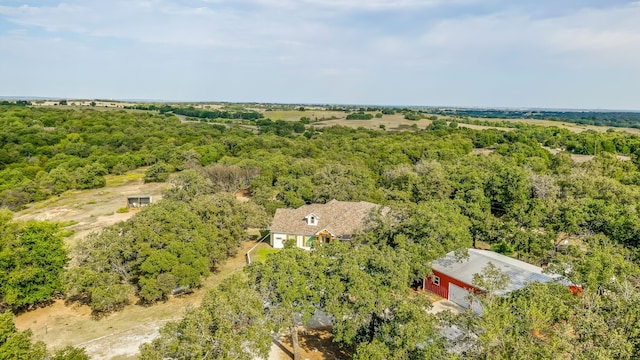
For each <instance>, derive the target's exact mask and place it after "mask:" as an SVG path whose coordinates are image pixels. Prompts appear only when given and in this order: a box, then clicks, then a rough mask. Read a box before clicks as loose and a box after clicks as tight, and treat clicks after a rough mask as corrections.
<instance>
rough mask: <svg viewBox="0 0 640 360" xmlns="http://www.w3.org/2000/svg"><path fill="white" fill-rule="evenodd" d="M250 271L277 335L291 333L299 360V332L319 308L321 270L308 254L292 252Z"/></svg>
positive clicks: (278, 255)
mask: <svg viewBox="0 0 640 360" xmlns="http://www.w3.org/2000/svg"><path fill="white" fill-rule="evenodd" d="M247 270H248V273H249V276H250V283H251V284H252V285H253V286H255V288H256V289H257V291H258V293H259V294H260V296H261V297H262V299H263V301H264V303H265V304H266V306H267V313H268V316H269V318H270V319H271V321H273V324H274V329H275V331H280V330H282V329H288V332H289V334H290V335H291V341H292V343H293V352H294V358H295V359H296V360H298V359H300V348H299V343H298V328H299V327H300V326H302V325H305V324H307V322H308V321H309V319H311V316H313V314H314V313H315V311H316V309H317V308H318V305H319V304H320V292H319V291H318V290H317V286H318V285H319V284H321V283H322V279H321V271H322V270H321V268H319V267H318V266H315V264H313V263H312V261H311V254H310V253H309V252H308V251H305V250H302V249H298V248H292V249H284V250H282V251H279V252H277V253H275V254H272V255H271V256H269V257H267V259H266V261H265V262H263V263H257V262H254V263H252V264H251V265H250V266H249V267H248V268H247Z"/></svg>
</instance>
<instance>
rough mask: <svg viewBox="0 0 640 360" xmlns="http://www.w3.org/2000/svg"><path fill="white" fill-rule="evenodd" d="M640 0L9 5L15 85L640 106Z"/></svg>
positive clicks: (184, 0) (278, 98)
mask: <svg viewBox="0 0 640 360" xmlns="http://www.w3.org/2000/svg"><path fill="white" fill-rule="evenodd" d="M639 19H640V1H621V0H537V1H515V0H509V1H507V0H395V1H392V0H173V1H168V0H146V1H139V0H126V1H125V0H112V1H86V0H66V1H57V0H46V1H17V0H2V1H0V49H2V51H0V66H1V68H2V76H0V95H2V96H47V97H68V98H115V99H163V100H180V101H258V102H280V103H332V104H336V103H337V104H345V103H348V104H380V105H427V106H428V105H432V106H487V107H546V108H588V109H631V110H640V20H639Z"/></svg>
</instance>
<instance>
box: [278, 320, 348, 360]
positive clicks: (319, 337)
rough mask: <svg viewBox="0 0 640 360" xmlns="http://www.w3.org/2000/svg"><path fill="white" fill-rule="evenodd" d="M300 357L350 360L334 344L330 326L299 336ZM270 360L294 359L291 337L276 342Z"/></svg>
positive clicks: (344, 352)
mask: <svg viewBox="0 0 640 360" xmlns="http://www.w3.org/2000/svg"><path fill="white" fill-rule="evenodd" d="M298 338H299V342H300V355H301V357H302V358H303V359H308V360H334V359H349V358H350V357H351V356H350V355H349V353H348V352H347V351H345V350H344V349H342V348H340V347H339V346H338V345H337V344H335V343H334V342H333V334H332V333H331V327H330V326H324V327H318V328H314V329H307V330H305V331H301V332H300V333H299V334H298ZM273 343H274V345H273V347H272V349H271V353H270V355H269V360H289V359H293V345H292V343H291V337H289V336H282V337H280V338H279V339H277V340H274V342H273Z"/></svg>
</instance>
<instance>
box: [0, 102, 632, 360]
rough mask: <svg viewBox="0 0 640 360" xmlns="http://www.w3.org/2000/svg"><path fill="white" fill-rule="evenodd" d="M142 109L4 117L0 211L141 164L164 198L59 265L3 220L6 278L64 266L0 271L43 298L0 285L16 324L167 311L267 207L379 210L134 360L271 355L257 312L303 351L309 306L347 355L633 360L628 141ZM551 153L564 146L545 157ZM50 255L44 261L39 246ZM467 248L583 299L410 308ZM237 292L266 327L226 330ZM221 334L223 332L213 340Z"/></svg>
mask: <svg viewBox="0 0 640 360" xmlns="http://www.w3.org/2000/svg"><path fill="white" fill-rule="evenodd" d="M150 110H154V111H148V110H126V111H125V110H113V111H106V110H96V109H84V110H77V109H60V108H59V109H55V108H49V109H45V108H31V107H26V106H9V105H5V106H0V125H1V126H0V140H1V141H0V145H1V147H0V180H1V181H0V201H1V206H3V207H7V208H10V209H19V208H20V207H21V206H24V205H25V204H28V203H29V202H32V201H36V200H39V199H44V198H47V197H49V196H54V195H57V194H61V193H63V192H65V191H68V190H70V189H87V188H94V187H101V186H104V175H106V174H109V173H113V174H117V173H124V172H127V171H128V170H131V169H134V168H139V167H146V177H145V179H146V181H165V180H168V181H170V182H171V184H172V186H171V187H170V189H169V190H168V191H167V192H166V194H165V199H164V200H163V201H161V202H159V203H157V204H154V205H151V206H149V207H147V208H145V209H143V210H142V211H141V212H140V213H138V214H137V215H136V216H134V217H133V218H131V219H130V220H129V221H127V222H126V223H120V224H116V225H114V226H113V227H111V228H107V229H105V230H104V231H102V232H101V233H96V234H94V235H91V236H89V237H88V238H87V239H86V240H85V241H83V242H82V243H81V244H80V246H79V247H78V248H77V249H74V253H73V256H74V257H75V258H76V259H77V262H76V264H75V266H73V267H71V268H69V269H66V270H65V264H66V261H67V257H66V256H67V255H66V252H64V251H62V250H60V249H58V248H57V247H56V245H55V244H57V243H60V237H59V235H58V232H57V231H58V230H59V229H58V228H56V227H55V226H53V225H48V224H39V223H26V224H23V223H13V222H12V221H11V219H10V214H9V213H8V212H5V213H3V214H9V215H2V216H3V217H2V219H3V220H1V221H2V223H3V224H9V225H7V226H5V227H4V228H5V229H6V230H5V229H3V230H2V232H1V233H0V235H2V244H0V245H1V246H0V265H3V264H5V265H6V266H7V267H14V268H15V267H16V266H18V265H13V264H17V263H18V262H17V261H18V259H15V256H17V254H20V253H24V252H25V251H30V250H29V249H33V248H34V247H35V248H38V249H46V251H45V252H46V253H47V256H49V255H51V256H54V255H55V256H54V259H55V260H56V261H53V262H50V261H48V260H47V262H46V264H45V263H43V261H42V260H39V259H37V258H36V257H35V254H34V256H33V257H26V258H24V259H19V260H20V261H23V262H25V264H23V265H20V266H24V268H25V269H31V270H29V271H28V272H25V273H21V272H16V271H14V272H10V271H9V272H6V273H5V275H4V276H5V277H7V276H8V277H10V278H15V279H17V280H15V281H7V282H5V281H3V284H7V286H8V285H11V286H14V285H15V286H17V287H18V290H20V289H19V288H20V284H24V282H20V281H18V280H20V279H22V277H21V276H24V275H25V274H35V275H37V274H40V273H43V272H46V273H47V276H50V277H51V279H49V278H46V277H43V276H35V277H36V278H37V281H35V280H34V281H31V280H28V279H27V280H28V282H29V283H34V284H40V285H41V286H39V287H29V288H28V289H26V288H27V286H25V289H24V290H29V291H18V290H15V289H9V288H7V286H5V287H3V288H2V289H0V291H2V292H3V293H2V296H3V298H2V306H3V307H12V308H14V309H18V310H19V308H20V307H24V306H29V305H31V304H35V303H38V302H42V301H46V300H47V299H49V298H51V297H52V296H55V295H56V294H60V293H64V294H65V296H67V298H68V299H70V300H76V301H81V302H85V303H87V304H89V305H90V306H91V307H92V308H93V309H94V311H96V312H109V311H115V310H117V309H118V308H119V307H121V306H122V305H123V304H126V303H127V302H128V301H130V298H131V297H132V296H134V295H135V296H137V297H138V298H139V299H140V300H142V301H143V302H145V303H152V302H154V301H159V300H163V299H166V298H167V296H169V295H170V294H171V291H172V290H173V289H175V288H177V287H182V288H189V287H196V286H199V284H200V282H201V280H202V278H203V277H204V276H206V275H207V274H208V273H209V272H210V271H215V270H216V267H217V265H218V264H219V263H220V262H222V261H224V259H225V258H226V257H227V256H228V255H229V254H233V253H234V251H235V250H236V249H237V248H238V245H239V244H240V242H241V241H242V240H243V238H244V237H245V235H244V230H245V229H246V228H248V227H261V228H264V227H266V225H267V224H268V222H269V220H268V219H269V216H268V214H273V212H274V211H275V210H276V209H277V208H280V207H299V206H301V205H304V204H308V203H326V202H329V201H331V200H332V199H337V200H342V201H361V200H365V201H370V202H374V203H378V204H383V205H385V206H388V207H389V209H390V210H389V212H388V213H387V214H386V215H385V216H382V215H381V214H372V216H371V219H370V222H369V226H368V228H367V230H366V231H364V232H363V233H361V234H358V235H357V236H356V237H355V239H354V241H353V242H351V243H336V244H332V245H328V246H322V247H320V248H318V249H316V250H315V251H312V252H304V251H301V250H297V249H286V250H283V251H281V252H278V253H276V254H273V255H271V256H270V257H268V258H267V260H266V261H265V262H264V263H257V264H254V265H252V266H251V267H250V268H249V269H248V270H247V279H248V280H247V281H244V280H242V281H240V280H236V285H237V286H236V287H233V286H231V285H230V284H227V283H225V284H224V285H223V286H222V287H221V288H220V289H219V290H217V292H214V293H212V294H211V295H210V297H209V298H208V299H207V301H205V304H204V306H203V307H202V308H200V309H198V310H194V311H193V312H190V313H189V314H187V317H186V318H185V320H184V321H183V322H178V323H173V324H171V325H170V326H168V327H167V328H165V330H163V332H162V336H161V338H160V339H159V340H157V341H155V342H154V343H152V344H151V345H148V346H146V347H145V348H144V351H143V358H146V359H147V358H148V359H154V358H163V357H180V356H182V355H181V354H183V352H181V349H188V346H189V344H193V342H196V341H198V340H199V339H198V337H197V333H198V329H205V328H206V329H208V330H207V331H210V333H209V335H208V336H210V338H208V339H210V340H211V341H209V344H215V345H216V346H230V347H231V346H232V345H233V344H236V345H237V341H238V339H240V338H243V339H245V341H246V346H240V347H237V346H236V347H234V348H233V349H234V350H233V351H235V352H236V353H237V354H238V357H250V356H251V354H264V351H265V344H264V342H263V341H261V340H260V337H261V336H262V335H261V334H262V332H260V331H259V327H256V326H254V325H255V324H253V323H251V322H246V321H245V320H244V319H246V318H247V317H248V316H252V317H254V316H255V319H256V321H257V322H258V323H260V324H263V325H264V326H266V327H269V328H270V329H274V330H278V331H283V330H286V331H288V332H290V333H291V334H292V336H295V335H296V334H297V327H298V326H299V325H303V324H304V323H305V321H306V320H308V318H309V317H310V315H311V314H313V312H314V311H315V310H317V309H321V310H324V311H325V312H326V313H327V314H329V315H330V316H331V317H332V318H333V319H334V327H333V333H334V339H335V341H336V342H338V343H339V344H341V346H343V347H344V349H345V351H346V353H348V354H350V355H351V356H352V357H353V358H357V359H376V358H379V359H383V358H397V359H407V358H425V359H426V358H447V357H449V356H451V354H450V353H449V352H448V351H447V349H449V348H450V347H451V344H448V343H447V341H448V340H447V339H445V338H444V337H442V336H441V334H440V332H439V328H440V327H441V326H442V324H443V323H444V322H450V323H451V324H455V325H456V326H457V328H458V329H459V330H460V331H462V332H463V333H464V334H466V337H465V339H466V341H467V343H466V345H465V347H464V348H465V349H466V350H465V352H464V354H463V355H464V356H465V357H470V358H509V356H516V357H518V358H530V357H533V358H536V357H538V358H546V357H548V356H551V355H550V354H560V355H559V356H560V357H568V356H570V355H571V354H578V353H579V354H581V356H583V357H584V358H594V359H597V358H600V359H605V358H627V359H630V358H634V357H638V356H640V332H638V331H637V329H640V311H638V309H640V307H639V306H637V305H638V304H639V296H638V286H639V285H640V271H639V269H638V264H639V261H640V251H639V250H638V249H639V248H640V243H639V239H640V172H639V171H638V165H639V164H640V156H639V155H640V138H638V137H637V136H635V135H632V134H627V133H622V132H606V133H599V132H595V131H586V132H582V133H573V132H570V131H568V130H565V129H560V128H556V127H536V126H532V125H522V126H518V127H515V128H513V129H512V130H511V131H502V130H499V129H486V130H474V129H468V128H462V127H456V126H451V124H448V123H447V122H446V121H443V120H435V121H433V122H432V123H431V124H430V125H429V126H421V127H418V126H416V128H412V131H404V132H387V131H383V130H366V129H351V128H347V127H341V126H334V127H329V128H315V127H314V126H313V123H311V124H309V123H308V122H302V121H300V122H297V121H291V122H287V121H282V120H276V121H273V120H271V119H258V120H257V121H256V125H257V126H256V130H257V132H254V131H250V130H248V129H243V128H240V127H237V126H229V127H225V126H221V125H215V124H207V123H181V122H180V121H179V120H178V119H177V118H176V117H175V116H174V115H172V114H169V112H168V111H167V112H164V114H158V112H157V111H155V110H156V109H150ZM174 110H175V109H172V110H171V112H173V113H176V112H175V111H174ZM381 111H382V110H381ZM416 124H419V121H416ZM545 147H546V148H553V149H560V150H564V151H560V152H559V153H557V154H555V155H553V154H552V153H551V152H549V151H548V150H547V149H545ZM474 149H481V150H482V151H474ZM592 149H595V150H597V155H596V156H595V157H593V159H591V160H589V161H585V162H580V163H578V162H574V161H573V160H572V157H571V153H578V154H591V153H595V152H596V151H592ZM618 154H626V155H629V156H630V159H631V160H630V161H624V160H621V159H620V158H618V157H617V156H616V155H618ZM238 189H248V191H249V192H250V194H251V201H250V202H249V203H240V202H238V201H236V199H235V198H234V197H233V195H232V194H231V193H233V192H235V191H236V190H238ZM16 234H18V235H16ZM43 239H44V240H43ZM45 240H46V242H47V245H46V246H47V247H45V246H44V244H40V245H39V242H38V241H45ZM565 240H566V242H565ZM565 244H568V245H565ZM472 246H475V247H483V248H491V249H493V250H494V251H498V252H501V253H503V254H507V255H511V256H514V257H517V258H520V259H523V260H526V261H528V262H530V263H534V264H537V265H543V264H544V265H548V266H549V268H550V269H554V271H556V272H557V273H561V274H563V275H565V276H566V277H567V279H570V281H571V282H574V283H576V284H580V285H582V286H583V287H584V295H583V297H581V298H578V297H576V296H573V295H571V294H570V293H568V290H566V288H563V287H554V286H552V285H548V286H547V285H531V286H530V287H527V288H525V289H524V290H522V291H521V292H517V293H514V294H512V295H509V296H507V297H495V298H494V297H487V298H486V299H484V300H483V302H484V303H483V306H485V309H489V310H490V311H489V312H488V313H487V312H485V314H491V315H490V316H484V317H478V316H475V315H473V314H472V313H465V314H463V315H461V316H460V317H451V318H447V319H445V318H436V317H434V316H432V315H430V314H428V313H426V312H425V311H424V308H425V307H428V306H429V304H428V302H424V301H425V299H424V297H417V298H416V297H415V296H410V295H409V293H408V288H409V285H410V284H411V283H412V282H413V281H414V279H415V278H416V277H418V278H420V277H423V276H424V275H425V274H426V273H428V271H429V263H430V262H431V261H432V260H434V259H436V258H438V257H439V256H442V255H444V254H446V253H447V252H449V251H453V250H462V249H464V248H468V247H472ZM38 254H39V253H38ZM461 254H463V252H461ZM45 259H46V257H45ZM29 261H30V262H29ZM498 275H499V274H497V275H496V274H492V273H491V272H488V273H487V274H484V276H485V277H491V276H495V277H496V278H498V279H499V278H500V277H499V276H498ZM481 280H487V279H481ZM489 280H491V279H488V280H487V281H486V282H485V283H492V282H491V281H489ZM38 281H40V282H38ZM41 283H42V284H41ZM238 297H244V298H246V299H249V300H250V302H251V303H253V304H260V303H262V306H264V307H265V310H266V311H265V313H264V314H262V313H261V315H260V316H259V317H258V316H257V315H255V314H254V313H253V312H254V311H255V307H248V308H247V307H242V306H235V307H229V309H228V311H229V313H230V314H232V315H230V316H231V317H227V318H225V317H219V316H218V315H217V314H216V313H215V312H212V311H211V309H212V307H214V306H218V305H217V304H220V303H225V302H228V301H231V300H233V299H237V298H238ZM537 299H543V302H542V303H538V302H537V301H538V300H537ZM541 301H542V300H541ZM532 304H535V306H533V305H532ZM258 306H260V305H258ZM513 314H521V315H522V316H521V317H519V318H514V317H513ZM262 315H264V316H265V317H264V318H263V317H262ZM294 315H295V316H294ZM507 324H510V325H509V326H507ZM198 327H200V328H198ZM225 328H229V329H232V331H228V332H225V331H219V329H225ZM263 328H264V327H263ZM534 330H535V331H534ZM539 332H542V334H543V335H532V334H534V333H539ZM212 339H213V340H212ZM215 339H219V341H214V340H215ZM425 339H429V340H425ZM495 339H500V341H495ZM200 340H202V339H200ZM225 344H227V345H225ZM518 344H526V346H525V345H523V346H519V345H518ZM458 345H460V344H458ZM212 346H213V345H212ZM215 349H216V351H222V350H220V349H221V348H215ZM248 349H251V350H248ZM247 352H248V353H249V354H247ZM514 354H517V355H514ZM218 358H221V357H218Z"/></svg>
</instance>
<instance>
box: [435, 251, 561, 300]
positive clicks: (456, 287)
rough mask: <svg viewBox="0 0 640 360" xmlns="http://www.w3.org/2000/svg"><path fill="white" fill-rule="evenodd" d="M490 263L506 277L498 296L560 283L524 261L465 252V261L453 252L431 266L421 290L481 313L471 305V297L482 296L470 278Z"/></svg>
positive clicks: (480, 290) (491, 254)
mask: <svg viewBox="0 0 640 360" xmlns="http://www.w3.org/2000/svg"><path fill="white" fill-rule="evenodd" d="M489 263H492V264H493V265H494V266H496V267H497V268H498V269H499V270H500V271H502V272H503V273H505V274H506V275H507V276H509V279H510V281H509V284H508V285H507V287H506V289H505V290H503V291H501V294H507V293H509V292H512V291H514V290H518V289H521V288H523V287H525V286H526V285H527V284H528V283H530V282H535V281H538V282H542V283H546V282H550V281H558V280H560V276H559V275H554V274H544V273H543V272H542V270H543V269H542V268H540V267H538V266H535V265H531V264H529V263H526V262H524V261H520V260H517V259H513V258H510V257H508V256H505V255H502V254H498V253H495V252H492V251H487V250H478V249H468V257H462V258H460V256H459V255H457V254H456V253H455V252H454V251H452V252H450V253H448V254H447V255H446V256H444V257H443V258H440V259H438V260H436V261H435V262H434V263H433V264H432V274H431V275H427V276H426V277H425V281H424V283H423V284H424V285H423V287H424V290H428V291H430V292H432V293H434V294H436V295H439V296H441V297H443V298H445V299H448V300H450V301H453V302H454V303H456V304H458V305H460V306H463V307H465V308H471V309H473V310H474V311H480V310H479V304H478V303H477V302H476V303H474V301H473V296H472V295H473V294H477V293H482V292H483V290H484V289H480V288H477V287H475V286H473V284H472V283H473V275H475V274H479V273H481V272H482V269H484V268H485V267H486V266H487V265H489ZM470 295H471V296H470Z"/></svg>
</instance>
